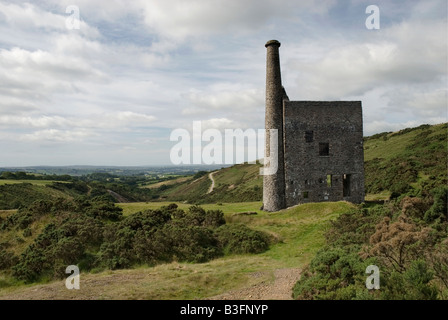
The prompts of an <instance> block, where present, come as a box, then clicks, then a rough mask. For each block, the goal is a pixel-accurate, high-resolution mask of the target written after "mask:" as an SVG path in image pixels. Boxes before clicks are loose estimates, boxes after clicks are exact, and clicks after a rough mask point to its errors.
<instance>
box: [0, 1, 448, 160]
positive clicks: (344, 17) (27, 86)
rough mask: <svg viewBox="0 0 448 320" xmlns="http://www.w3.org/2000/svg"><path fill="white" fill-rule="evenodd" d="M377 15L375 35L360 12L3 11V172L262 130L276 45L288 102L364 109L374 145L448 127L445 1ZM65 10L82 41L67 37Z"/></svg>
mask: <svg viewBox="0 0 448 320" xmlns="http://www.w3.org/2000/svg"><path fill="white" fill-rule="evenodd" d="M377 4H378V5H379V6H380V8H381V18H382V24H381V29H380V30H377V31H372V32H371V31H368V30H366V29H365V27H364V19H365V18H366V15H365V12H364V11H365V6H367V5H365V6H364V4H363V3H359V2H356V1H353V2H351V3H347V2H342V1H337V0H328V1H325V0H323V1H318V0H315V1H314V0H313V1H303V2H298V1H295V0H294V1H293V0H281V1H274V0H257V1H256V0H248V1H237V0H215V1H209V0H192V1H188V2H186V1H181V0H167V1H159V0H157V1H155V0H154V1H144V0H136V1H132V2H129V1H125V0H114V1H109V0H98V1H90V0H39V1H36V2H33V3H32V4H30V3H23V4H18V3H17V1H9V0H3V1H2V3H1V4H0V34H2V37H1V39H0V132H1V139H0V148H3V149H8V150H16V151H14V152H16V153H14V152H12V151H11V156H10V157H8V159H9V160H8V161H9V162H11V161H13V160H11V159H14V157H13V155H14V154H19V151H20V150H28V149H29V148H30V147H31V146H33V148H32V149H33V150H34V151H35V155H33V156H30V157H29V158H30V160H29V161H31V162H32V159H39V161H42V162H41V163H44V162H45V161H44V160H45V159H47V160H48V161H49V162H51V163H55V162H57V160H53V159H50V156H49V155H48V156H47V157H46V156H45V154H46V153H45V151H42V150H43V149H39V147H38V146H40V145H41V144H40V143H41V142H45V146H47V147H48V146H52V145H57V146H58V147H57V148H56V147H55V149H53V150H56V149H57V150H60V152H59V153H60V158H58V159H60V161H63V162H64V163H65V162H67V161H68V160H70V159H71V158H72V157H73V158H74V159H83V155H87V154H88V157H87V158H86V159H87V160H86V161H88V162H90V161H95V162H96V163H101V162H102V160H107V161H109V159H110V158H113V159H114V161H115V160H116V161H121V162H120V163H126V161H131V162H132V161H133V159H137V158H139V159H149V158H150V157H148V155H147V154H146V151H147V149H146V148H147V146H148V145H151V148H150V149H153V151H154V152H156V151H155V150H157V156H160V155H161V154H163V152H162V151H163V150H165V149H166V154H169V146H170V145H169V140H168V137H169V134H168V135H167V138H166V141H165V140H164V139H165V138H164V136H163V134H166V133H167V131H169V130H170V129H171V128H176V127H184V128H189V127H190V126H191V125H192V122H193V121H196V120H202V122H203V128H204V129H206V128H216V129H219V130H223V129H236V128H241V129H243V130H244V129H246V128H254V129H257V128H263V125H264V99H265V94H264V86H265V53H266V51H265V48H264V43H265V42H266V41H267V40H270V39H274V38H277V39H278V40H280V41H281V42H282V47H281V49H280V54H281V64H282V75H283V79H282V80H283V84H284V86H285V88H286V90H287V92H288V95H289V97H290V98H291V99H292V100H305V99H316V100H325V99H331V100H333V99H334V100H338V99H344V100H345V99H347V100H361V101H362V102H363V113H364V120H365V122H364V128H365V132H366V133H368V134H373V133H375V132H378V131H383V130H395V129H402V128H403V126H412V125H414V124H415V125H419V124H421V123H436V122H442V121H443V119H445V121H446V104H447V97H446V83H447V38H448V37H447V29H446V23H447V22H446V14H445V12H446V6H447V4H446V1H445V0H441V1H437V0H431V1H418V0H413V1H411V2H410V3H409V4H408V5H407V6H406V8H404V7H403V6H402V5H399V4H395V3H391V2H388V1H383V0H379V2H378V3H377ZM69 5H77V6H78V7H79V8H80V14H81V20H82V24H81V28H80V30H68V29H67V28H66V26H65V21H66V18H67V16H68V14H66V13H65V8H66V7H67V6H69ZM363 6H364V7H363ZM442 9H445V11H443V10H442ZM330 10H331V11H330ZM357 12H359V16H356V14H357ZM358 22H360V23H359V26H357V23H358ZM151 127H152V128H153V129H154V131H151V129H150V128H151ZM156 128H157V129H160V130H162V131H163V130H165V131H163V132H164V133H163V134H161V133H160V132H159V131H157V130H156ZM20 139H21V140H20ZM58 139H59V140H58ZM11 141H14V143H15V144H14V145H12V143H11ZM61 141H70V142H71V143H70V144H67V146H70V147H71V146H74V145H75V144H76V145H77V147H76V148H77V149H76V151H75V149H73V151H70V148H69V147H67V148H62V147H61V145H62V144H61ZM129 141H132V143H131V142H129ZM145 141H146V142H145ZM127 144H129V145H130V146H131V147H132V148H131V149H129V150H127V152H122V153H118V151H117V150H123V148H122V147H123V146H125V145H127ZM92 145H94V146H95V147H94V148H92V149H91V150H89V151H86V148H87V147H88V146H92ZM99 146H101V148H99ZM12 147H14V148H12ZM73 148H75V147H73ZM108 148H109V149H108ZM134 148H136V149H134ZM164 148H165V149H164ZM99 150H101V152H100V151H99ZM159 151H160V152H159ZM39 152H41V153H42V154H39ZM116 152H117V153H116ZM52 154H54V153H52ZM62 154H64V155H63V156H62ZM78 154H79V155H78ZM154 154H156V153H154ZM114 155H115V156H114ZM120 157H121V158H120ZM106 158H107V159H106ZM3 159H5V158H3ZM67 159H68V160H67ZM93 159H95V160H93ZM118 159H120V160H118ZM129 159H132V160H129ZM142 161H143V160H142ZM151 161H156V160H153V159H151Z"/></svg>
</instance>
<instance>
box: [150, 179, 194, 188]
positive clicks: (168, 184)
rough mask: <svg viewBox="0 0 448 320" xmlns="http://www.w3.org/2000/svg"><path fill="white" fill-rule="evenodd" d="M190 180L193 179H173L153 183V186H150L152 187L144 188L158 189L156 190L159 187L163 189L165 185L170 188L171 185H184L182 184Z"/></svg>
mask: <svg viewBox="0 0 448 320" xmlns="http://www.w3.org/2000/svg"><path fill="white" fill-rule="evenodd" d="M188 179H191V177H180V178H177V179H173V180H166V181H161V182H156V183H153V184H150V185H146V186H143V187H142V188H147V189H156V188H159V187H161V186H163V185H166V186H170V185H173V184H176V183H182V182H185V181H187V180H188Z"/></svg>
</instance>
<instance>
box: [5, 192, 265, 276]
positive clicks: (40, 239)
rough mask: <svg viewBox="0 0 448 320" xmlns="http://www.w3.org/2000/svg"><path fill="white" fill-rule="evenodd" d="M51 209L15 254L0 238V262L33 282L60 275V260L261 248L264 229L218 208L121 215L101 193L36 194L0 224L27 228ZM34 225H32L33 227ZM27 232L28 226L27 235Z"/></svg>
mask: <svg viewBox="0 0 448 320" xmlns="http://www.w3.org/2000/svg"><path fill="white" fill-rule="evenodd" d="M44 216H47V217H48V216H50V217H52V219H51V222H50V223H48V224H47V225H46V226H45V227H44V228H43V230H42V231H41V232H40V234H38V235H37V236H36V237H35V238H34V239H33V241H32V243H31V244H29V245H28V246H27V247H26V249H25V250H24V251H23V252H22V253H21V254H20V255H18V256H16V255H14V254H13V253H12V252H11V251H8V250H7V249H8V243H3V244H2V245H1V247H2V250H1V253H0V269H2V270H10V271H11V272H12V274H13V275H14V276H15V277H16V278H17V279H19V280H25V281H27V282H33V281H37V280H39V279H41V278H42V277H45V278H46V279H51V278H61V277H64V276H65V268H66V267H67V266H68V265H73V264H74V265H78V266H80V267H82V268H83V271H88V270H90V269H93V268H95V269H96V270H98V269H104V268H109V269H120V268H129V267H132V266H134V265H139V264H148V265H155V264H157V263H163V262H171V261H185V262H206V261H209V260H211V259H214V258H216V257H219V256H222V255H224V254H226V253H227V252H229V253H258V252H262V251H264V250H266V249H268V246H269V239H268V237H267V236H266V235H265V234H263V233H261V232H259V231H253V230H251V229H249V228H247V227H245V226H235V227H232V226H226V225H225V220H224V214H223V213H222V211H220V210H209V211H205V210H204V209H203V208H201V207H198V206H191V207H190V208H189V209H188V210H186V211H184V210H180V209H178V207H177V205H175V204H171V205H169V206H166V207H162V208H160V209H158V210H145V211H141V212H137V213H134V214H132V215H130V216H128V217H123V216H122V212H121V208H118V207H116V206H115V205H114V204H113V203H111V202H108V201H106V200H105V199H104V198H103V197H99V198H97V199H95V201H94V200H88V199H86V198H85V197H84V198H79V199H77V200H67V199H56V200H48V201H37V202H35V203H34V204H32V205H31V206H29V207H27V208H22V209H20V210H18V212H16V213H14V214H12V215H10V216H9V217H8V218H7V219H5V220H4V221H3V222H2V224H1V226H0V229H1V230H24V231H23V232H22V233H26V234H27V235H28V234H29V232H31V228H30V227H31V226H32V225H33V223H37V222H39V221H40V219H41V218H42V217H44ZM33 230H34V229H33ZM29 236H30V237H31V236H32V235H31V234H30V235H29Z"/></svg>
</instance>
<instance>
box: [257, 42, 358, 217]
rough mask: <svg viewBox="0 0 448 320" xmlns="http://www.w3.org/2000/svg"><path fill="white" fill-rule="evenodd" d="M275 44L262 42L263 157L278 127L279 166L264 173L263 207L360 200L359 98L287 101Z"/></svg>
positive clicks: (277, 49)
mask: <svg viewBox="0 0 448 320" xmlns="http://www.w3.org/2000/svg"><path fill="white" fill-rule="evenodd" d="M279 47H280V42H278V41H277V40H271V41H268V42H267V43H266V48H267V65H266V119H265V129H266V152H265V159H266V156H269V152H270V150H271V148H270V147H271V146H270V140H271V139H270V135H269V132H270V131H269V129H277V133H278V148H277V155H278V170H277V172H276V173H275V174H271V175H264V177H263V208H264V210H266V211H278V210H281V209H284V208H287V207H291V206H294V205H297V204H302V203H307V202H321V201H340V200H347V201H349V202H353V203H361V202H363V201H364V154H363V128H362V107H361V101H290V100H289V98H288V96H287V95H286V92H285V90H284V88H283V87H282V80H281V73H280V58H279ZM273 139H274V136H273ZM273 150H275V148H273ZM266 165H267V163H266V161H265V166H266Z"/></svg>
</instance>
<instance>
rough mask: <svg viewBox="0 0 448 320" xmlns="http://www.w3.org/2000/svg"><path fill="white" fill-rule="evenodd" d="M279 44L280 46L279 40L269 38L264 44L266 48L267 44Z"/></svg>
mask: <svg viewBox="0 0 448 320" xmlns="http://www.w3.org/2000/svg"><path fill="white" fill-rule="evenodd" d="M273 45H275V46H279V47H280V42H278V41H277V40H269V41H268V42H266V44H265V45H264V46H265V47H266V48H267V47H269V46H273Z"/></svg>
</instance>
